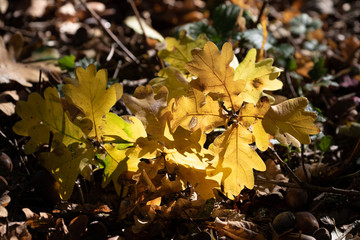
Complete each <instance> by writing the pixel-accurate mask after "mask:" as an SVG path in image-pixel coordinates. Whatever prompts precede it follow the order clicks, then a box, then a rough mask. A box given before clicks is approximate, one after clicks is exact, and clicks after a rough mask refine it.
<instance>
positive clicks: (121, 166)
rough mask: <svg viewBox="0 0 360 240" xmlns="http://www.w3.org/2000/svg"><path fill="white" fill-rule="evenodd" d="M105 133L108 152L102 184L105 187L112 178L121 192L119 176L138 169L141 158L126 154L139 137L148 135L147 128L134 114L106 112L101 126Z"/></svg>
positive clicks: (117, 189)
mask: <svg viewBox="0 0 360 240" xmlns="http://www.w3.org/2000/svg"><path fill="white" fill-rule="evenodd" d="M101 130H102V133H103V141H104V143H105V142H108V143H105V144H104V149H105V151H106V153H107V155H106V157H105V160H104V164H105V168H104V175H103V182H102V186H103V187H105V186H106V185H107V184H109V182H110V181H111V180H112V181H113V182H114V186H115V189H116V191H117V193H118V194H120V188H121V186H120V185H119V183H118V181H117V180H118V178H119V176H120V175H121V174H122V173H124V172H126V171H132V172H136V171H137V170H138V167H137V165H138V163H139V159H140V158H137V157H131V156H129V155H128V154H126V152H127V150H128V149H129V148H131V147H133V145H134V143H135V142H136V140H137V139H138V138H141V137H142V138H144V137H146V136H147V135H146V132H145V128H144V126H143V125H142V123H141V121H140V120H139V119H137V118H135V117H133V116H123V117H119V116H117V115H116V114H114V113H108V114H106V117H105V119H103V126H102V128H101Z"/></svg>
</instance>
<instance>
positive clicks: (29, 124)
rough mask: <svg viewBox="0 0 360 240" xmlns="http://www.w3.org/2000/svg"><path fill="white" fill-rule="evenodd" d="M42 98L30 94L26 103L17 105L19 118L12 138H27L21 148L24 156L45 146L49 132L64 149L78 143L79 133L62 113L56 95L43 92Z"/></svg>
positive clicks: (47, 90)
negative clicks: (17, 135)
mask: <svg viewBox="0 0 360 240" xmlns="http://www.w3.org/2000/svg"><path fill="white" fill-rule="evenodd" d="M44 97H45V99H44V98H42V97H41V96H40V95H39V94H38V93H31V94H30V95H29V98H28V100H27V101H26V102H25V101H19V102H18V103H17V105H16V112H17V114H18V115H19V116H20V117H21V118H22V120H21V121H19V122H17V123H16V124H15V125H14V127H13V130H14V132H15V133H16V134H19V135H22V136H30V137H31V138H30V140H29V141H28V142H27V143H26V145H25V149H24V151H25V153H26V154H30V153H33V152H35V151H36V148H37V147H39V146H40V145H41V144H48V143H49V140H50V132H52V133H53V134H54V137H53V139H54V140H55V139H57V140H59V141H61V142H63V143H64V144H65V146H68V145H69V144H71V143H74V142H82V141H83V140H84V139H83V132H82V130H81V129H80V128H79V127H78V126H76V125H75V124H73V123H72V122H71V121H70V119H69V117H68V115H67V114H65V113H64V111H63V108H62V105H61V102H60V98H59V95H58V92H57V90H56V89H55V88H50V87H49V88H47V89H46V90H45V92H44Z"/></svg>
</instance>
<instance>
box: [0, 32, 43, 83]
mask: <svg viewBox="0 0 360 240" xmlns="http://www.w3.org/2000/svg"><path fill="white" fill-rule="evenodd" d="M39 75H40V69H39V68H36V67H33V66H30V65H28V64H22V63H17V62H15V58H14V56H12V55H11V54H10V53H9V52H8V51H7V50H6V48H5V43H4V40H3V39H2V38H1V37H0V83H9V82H10V80H13V81H16V82H18V83H19V84H21V85H23V86H24V87H31V86H32V83H31V82H39ZM43 77H44V79H45V80H47V77H46V76H43Z"/></svg>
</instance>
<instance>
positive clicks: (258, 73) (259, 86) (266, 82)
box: [234, 48, 283, 104]
mask: <svg viewBox="0 0 360 240" xmlns="http://www.w3.org/2000/svg"><path fill="white" fill-rule="evenodd" d="M255 61H256V49H254V48H253V49H250V50H249V52H248V53H247V55H246V57H245V58H244V60H243V61H242V62H241V63H240V64H239V65H238V66H237V68H236V69H235V73H234V79H235V80H236V81H245V88H244V90H243V92H242V93H241V94H240V96H241V98H242V99H243V100H244V101H245V102H248V103H253V104H256V103H257V102H258V101H259V99H260V98H261V97H262V96H263V95H262V94H263V90H269V91H275V90H279V89H281V88H282V86H283V84H282V82H281V81H279V80H277V79H276V78H277V77H278V76H279V75H280V72H281V70H280V69H279V68H276V67H273V66H272V64H273V62H274V60H273V59H271V58H268V59H264V60H262V61H261V62H258V63H255Z"/></svg>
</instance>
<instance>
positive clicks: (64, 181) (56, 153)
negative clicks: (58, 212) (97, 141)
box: [40, 140, 95, 200]
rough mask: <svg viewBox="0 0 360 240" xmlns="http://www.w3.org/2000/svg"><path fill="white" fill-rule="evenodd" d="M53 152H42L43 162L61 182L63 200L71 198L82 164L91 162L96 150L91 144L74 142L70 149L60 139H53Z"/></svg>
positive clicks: (60, 190)
mask: <svg viewBox="0 0 360 240" xmlns="http://www.w3.org/2000/svg"><path fill="white" fill-rule="evenodd" d="M53 145H54V148H53V150H52V151H51V152H42V153H40V161H41V164H42V165H43V166H44V167H45V168H46V169H47V170H48V171H49V172H50V173H51V174H52V175H53V176H54V178H55V179H56V181H57V182H58V183H59V185H60V188H59V192H60V197H61V198H62V199H63V200H67V199H69V198H70V196H71V193H72V191H73V189H74V184H75V181H76V179H77V177H78V175H79V173H81V171H82V169H81V167H80V166H81V165H83V166H85V165H86V164H81V163H82V162H84V163H89V162H90V160H92V159H93V157H94V155H95V152H94V149H93V148H92V146H91V145H90V144H79V143H74V144H72V145H71V146H70V150H69V149H68V148H67V147H66V146H65V145H64V144H63V143H62V142H60V141H56V140H54V141H53Z"/></svg>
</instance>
